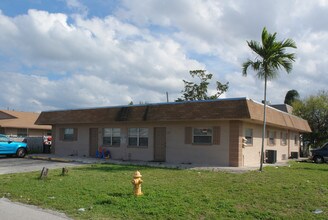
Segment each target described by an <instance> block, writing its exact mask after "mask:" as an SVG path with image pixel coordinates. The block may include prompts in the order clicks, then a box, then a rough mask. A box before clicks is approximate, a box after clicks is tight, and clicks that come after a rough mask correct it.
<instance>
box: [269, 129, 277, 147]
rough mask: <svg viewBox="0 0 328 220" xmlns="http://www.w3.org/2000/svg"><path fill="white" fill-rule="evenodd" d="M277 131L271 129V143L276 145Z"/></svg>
mask: <svg viewBox="0 0 328 220" xmlns="http://www.w3.org/2000/svg"><path fill="white" fill-rule="evenodd" d="M275 138H276V132H274V131H269V145H275V144H276V140H275Z"/></svg>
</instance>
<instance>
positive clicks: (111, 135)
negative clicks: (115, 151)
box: [102, 128, 121, 146]
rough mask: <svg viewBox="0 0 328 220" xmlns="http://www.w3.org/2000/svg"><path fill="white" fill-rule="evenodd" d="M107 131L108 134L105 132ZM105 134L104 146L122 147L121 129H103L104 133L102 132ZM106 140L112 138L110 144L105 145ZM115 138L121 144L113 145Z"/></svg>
mask: <svg viewBox="0 0 328 220" xmlns="http://www.w3.org/2000/svg"><path fill="white" fill-rule="evenodd" d="M105 130H107V132H105ZM115 130H116V132H117V130H118V134H119V135H116V134H115V133H116V132H115ZM102 132H103V133H102V134H103V136H102V138H103V140H102V141H103V145H108V146H120V145H121V129H120V128H103V131H102ZM105 133H108V134H109V135H108V136H107V135H106V136H105ZM105 138H110V143H105V142H104V139H105ZM114 138H118V140H119V141H118V142H119V143H115V144H113V139H114Z"/></svg>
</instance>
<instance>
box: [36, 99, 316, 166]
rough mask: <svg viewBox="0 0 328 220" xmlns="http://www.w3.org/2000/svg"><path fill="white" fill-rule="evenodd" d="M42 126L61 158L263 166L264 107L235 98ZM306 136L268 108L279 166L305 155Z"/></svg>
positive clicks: (72, 116)
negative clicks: (106, 156)
mask: <svg viewBox="0 0 328 220" xmlns="http://www.w3.org/2000/svg"><path fill="white" fill-rule="evenodd" d="M36 124H38V125H52V129H53V130H52V135H53V145H52V150H53V153H54V154H56V155H78V156H91V157H93V156H95V154H96V151H97V148H98V147H99V146H102V147H106V148H107V149H109V151H110V153H111V157H112V158H113V159H121V160H141V161H166V162H169V163H188V164H190V163H191V164H203V165H215V166H234V167H242V166H257V165H259V163H260V151H261V137H262V124H263V104H261V103H258V102H255V101H253V100H251V99H248V98H234V99H218V100H211V101H209V100H208V101H190V102H174V103H159V104H146V105H128V106H118V107H102V108H94V109H78V110H63V111H49V112H42V113H41V114H40V117H39V118H38V120H37V121H36ZM304 132H311V129H310V127H309V125H308V123H307V121H306V120H303V119H301V118H298V117H296V116H294V115H291V114H289V113H287V112H283V111H280V110H278V109H275V108H273V107H269V106H268V107H267V134H266V140H265V150H271V151H275V153H276V155H275V157H276V161H277V162H279V161H283V160H287V159H288V158H289V157H290V156H291V155H292V154H293V153H294V155H295V153H298V152H299V146H300V141H299V137H300V133H304ZM243 138H246V142H247V145H246V146H244V145H243Z"/></svg>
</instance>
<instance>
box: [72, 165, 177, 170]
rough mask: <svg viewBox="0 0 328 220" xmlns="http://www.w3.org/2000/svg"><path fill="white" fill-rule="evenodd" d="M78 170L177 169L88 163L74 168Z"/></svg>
mask: <svg viewBox="0 0 328 220" xmlns="http://www.w3.org/2000/svg"><path fill="white" fill-rule="evenodd" d="M75 169H78V170H84V171H99V172H122V171H129V172H130V171H131V172H134V171H136V170H150V169H153V170H155V169H156V170H177V169H173V168H162V167H151V166H145V165H142V166H137V165H116V164H97V165H90V166H87V167H78V168H75Z"/></svg>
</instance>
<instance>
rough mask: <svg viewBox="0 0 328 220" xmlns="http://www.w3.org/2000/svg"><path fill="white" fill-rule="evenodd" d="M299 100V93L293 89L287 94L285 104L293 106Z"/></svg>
mask: <svg viewBox="0 0 328 220" xmlns="http://www.w3.org/2000/svg"><path fill="white" fill-rule="evenodd" d="M299 99H300V94H299V93H298V92H297V90H295V89H292V90H289V91H288V92H287V93H286V96H285V101H284V103H285V104H287V105H290V106H292V103H293V102H295V101H297V100H299Z"/></svg>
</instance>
